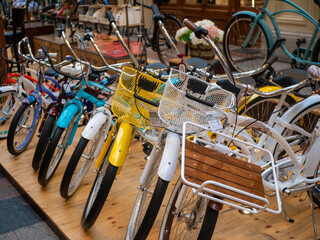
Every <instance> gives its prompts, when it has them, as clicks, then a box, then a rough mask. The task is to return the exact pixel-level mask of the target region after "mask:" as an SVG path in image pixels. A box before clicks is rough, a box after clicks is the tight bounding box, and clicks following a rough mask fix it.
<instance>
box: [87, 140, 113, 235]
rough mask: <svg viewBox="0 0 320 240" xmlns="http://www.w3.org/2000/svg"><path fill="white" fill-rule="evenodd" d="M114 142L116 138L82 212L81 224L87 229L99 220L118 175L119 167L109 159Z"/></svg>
mask: <svg viewBox="0 0 320 240" xmlns="http://www.w3.org/2000/svg"><path fill="white" fill-rule="evenodd" d="M114 142H115V139H113V140H112V142H111V144H110V146H109V148H108V151H107V154H106V156H105V158H104V160H103V162H102V164H101V166H100V168H99V171H98V173H97V176H96V178H95V180H94V183H93V185H92V187H91V191H90V194H89V196H88V199H87V202H86V205H85V207H84V210H83V213H82V217H81V226H82V227H83V229H85V230H88V229H89V228H91V227H92V226H93V224H94V223H95V221H96V220H97V218H98V216H99V214H100V212H101V210H102V207H103V205H104V203H105V201H106V199H107V197H108V195H109V192H110V189H111V187H112V184H113V182H114V180H115V178H116V175H117V171H118V167H116V166H113V165H112V164H111V163H109V161H108V160H109V156H110V153H111V150H112V148H113V146H114Z"/></svg>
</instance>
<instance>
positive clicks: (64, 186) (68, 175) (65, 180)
mask: <svg viewBox="0 0 320 240" xmlns="http://www.w3.org/2000/svg"><path fill="white" fill-rule="evenodd" d="M88 142H89V140H88V139H85V138H84V137H81V138H80V140H79V142H78V144H77V146H76V148H75V149H74V151H73V153H72V156H71V158H70V160H69V162H68V165H67V168H66V170H65V172H64V174H63V177H62V180H61V184H60V195H61V197H63V198H66V199H68V198H70V197H71V195H69V194H68V189H69V185H70V182H71V179H72V176H73V174H74V171H75V169H76V167H77V165H78V163H79V160H80V158H81V155H82V153H83V151H84V149H85V148H86V146H87V144H88Z"/></svg>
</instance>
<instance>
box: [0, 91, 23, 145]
mask: <svg viewBox="0 0 320 240" xmlns="http://www.w3.org/2000/svg"><path fill="white" fill-rule="evenodd" d="M17 96H18V93H17V92H16V91H4V92H2V91H1V93H0V139H4V138H7V137H8V131H9V126H10V121H9V120H10V119H11V117H12V116H13V113H14V112H11V109H12V107H13V106H14V104H15V103H16V101H17ZM24 97H25V96H23V98H24Z"/></svg>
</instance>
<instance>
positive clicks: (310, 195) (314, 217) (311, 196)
mask: <svg viewBox="0 0 320 240" xmlns="http://www.w3.org/2000/svg"><path fill="white" fill-rule="evenodd" d="M308 193H309V199H310V204H311V210H312V221H313V231H314V237H315V239H317V240H320V238H319V237H318V231H317V225H316V216H315V213H314V212H315V211H314V210H315V209H314V204H313V194H312V190H311V189H309V190H308Z"/></svg>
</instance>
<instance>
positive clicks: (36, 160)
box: [32, 115, 56, 171]
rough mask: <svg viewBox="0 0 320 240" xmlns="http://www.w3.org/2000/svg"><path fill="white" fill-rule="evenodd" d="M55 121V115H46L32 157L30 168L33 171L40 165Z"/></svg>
mask: <svg viewBox="0 0 320 240" xmlns="http://www.w3.org/2000/svg"><path fill="white" fill-rule="evenodd" d="M55 122H56V117H55V116H54V115H48V117H47V120H46V123H45V124H44V126H43V129H42V132H41V135H40V138H39V141H38V144H37V147H36V150H35V152H34V155H33V159H32V168H33V169H34V170H35V171H36V170H38V168H39V166H40V165H41V161H42V158H43V155H44V153H45V151H46V149H47V147H48V144H49V141H50V137H51V134H52V131H53V128H54V125H55Z"/></svg>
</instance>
